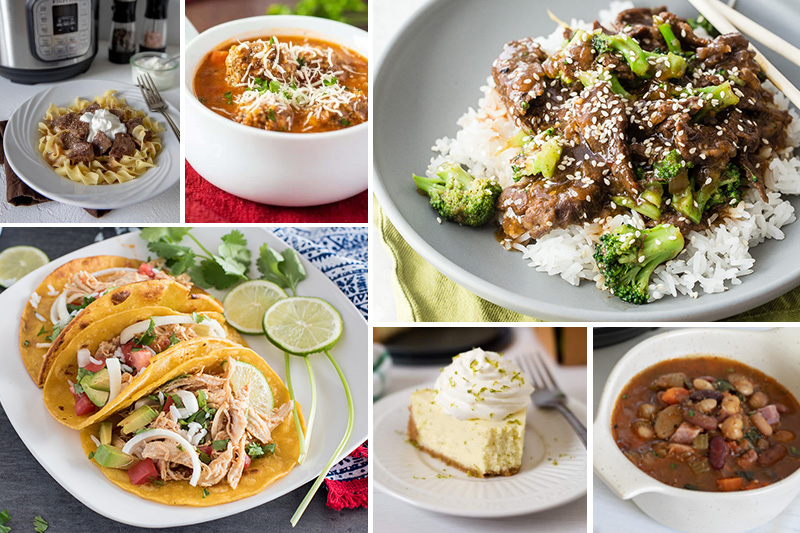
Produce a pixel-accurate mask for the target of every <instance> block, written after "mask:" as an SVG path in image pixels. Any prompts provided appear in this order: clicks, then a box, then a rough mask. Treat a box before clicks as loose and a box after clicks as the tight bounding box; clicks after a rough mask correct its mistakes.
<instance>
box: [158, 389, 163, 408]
mask: <svg viewBox="0 0 800 533" xmlns="http://www.w3.org/2000/svg"><path fill="white" fill-rule="evenodd" d="M158 401H159V403H160V404H161V405H162V406H163V405H164V402H165V400H164V393H163V392H161V391H158Z"/></svg>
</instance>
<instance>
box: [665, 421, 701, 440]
mask: <svg viewBox="0 0 800 533" xmlns="http://www.w3.org/2000/svg"><path fill="white" fill-rule="evenodd" d="M701 431H703V429H702V428H699V427H697V426H695V425H692V424H690V423H688V422H684V423H682V424H681V425H680V426H679V427H678V429H676V430H675V433H673V434H672V437H670V439H669V441H670V442H675V443H677V444H691V443H692V441H693V440H694V438H695V437H696V436H698V435H699V434H700V432H701Z"/></svg>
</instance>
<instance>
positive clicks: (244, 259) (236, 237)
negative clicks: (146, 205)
mask: <svg viewBox="0 0 800 533" xmlns="http://www.w3.org/2000/svg"><path fill="white" fill-rule="evenodd" d="M141 237H142V239H144V240H146V241H147V249H148V250H150V251H151V252H153V253H154V254H156V255H158V256H159V257H162V258H164V259H165V260H166V262H167V267H168V268H169V269H170V271H171V272H172V274H173V275H176V276H177V275H180V274H183V273H188V274H189V275H190V276H191V277H192V281H193V282H194V283H195V284H196V285H199V286H201V287H214V288H217V289H227V288H228V287H231V286H232V285H235V284H236V283H238V282H240V281H242V280H245V279H247V272H248V270H249V269H250V263H251V259H250V250H249V249H248V248H247V239H245V236H244V234H243V233H242V232H241V231H239V230H233V231H231V232H230V233H228V234H227V235H224V236H223V237H222V244H220V245H219V247H218V248H217V253H216V254H215V253H212V252H211V251H209V250H208V249H207V248H206V247H205V246H203V244H202V243H201V242H200V241H198V240H197V238H195V236H194V235H192V233H191V228H176V227H167V228H143V229H142V232H141ZM185 237H189V238H190V239H191V240H193V241H194V242H195V243H196V244H197V246H198V247H199V248H200V250H202V252H199V253H198V252H195V251H194V250H193V249H192V248H190V247H189V246H186V245H183V244H180V243H181V241H183V239H184V238H185Z"/></svg>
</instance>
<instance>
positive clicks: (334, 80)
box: [322, 76, 339, 87]
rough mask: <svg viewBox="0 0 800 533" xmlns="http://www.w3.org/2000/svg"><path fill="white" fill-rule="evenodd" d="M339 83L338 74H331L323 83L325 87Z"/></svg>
mask: <svg viewBox="0 0 800 533" xmlns="http://www.w3.org/2000/svg"><path fill="white" fill-rule="evenodd" d="M337 83H339V78H337V77H336V76H331V77H330V78H328V79H327V80H322V85H324V86H325V87H330V86H331V85H336V84H337Z"/></svg>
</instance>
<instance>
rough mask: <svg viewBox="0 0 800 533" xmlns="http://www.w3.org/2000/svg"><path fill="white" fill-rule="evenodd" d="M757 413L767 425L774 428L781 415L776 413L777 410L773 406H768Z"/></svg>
mask: <svg viewBox="0 0 800 533" xmlns="http://www.w3.org/2000/svg"><path fill="white" fill-rule="evenodd" d="M758 412H759V413H761V415H762V416H763V417H764V418H765V419H766V420H767V424H769V425H770V426H774V425H775V424H777V423H778V422H780V420H781V415H780V414H779V413H778V408H777V407H775V406H774V405H768V406H766V407H762V408H761V409H759V410H758Z"/></svg>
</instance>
